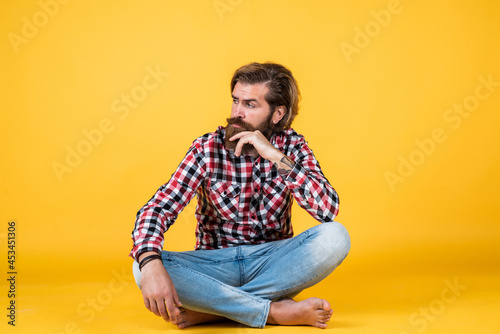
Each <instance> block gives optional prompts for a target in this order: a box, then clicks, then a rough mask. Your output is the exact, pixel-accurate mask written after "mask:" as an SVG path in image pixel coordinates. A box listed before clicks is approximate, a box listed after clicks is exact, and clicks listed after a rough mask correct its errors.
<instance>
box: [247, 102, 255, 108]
mask: <svg viewBox="0 0 500 334" xmlns="http://www.w3.org/2000/svg"><path fill="white" fill-rule="evenodd" d="M247 107H248V108H249V109H253V108H255V106H254V105H253V104H251V103H247Z"/></svg>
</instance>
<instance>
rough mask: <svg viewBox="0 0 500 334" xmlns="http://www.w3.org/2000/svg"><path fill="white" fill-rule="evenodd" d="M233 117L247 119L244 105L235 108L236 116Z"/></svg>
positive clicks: (239, 104) (240, 104)
mask: <svg viewBox="0 0 500 334" xmlns="http://www.w3.org/2000/svg"><path fill="white" fill-rule="evenodd" d="M233 117H238V118H245V112H244V110H243V104H242V103H238V104H237V105H236V106H235V107H234V115H233Z"/></svg>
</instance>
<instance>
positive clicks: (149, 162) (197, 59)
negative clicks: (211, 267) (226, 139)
mask: <svg viewBox="0 0 500 334" xmlns="http://www.w3.org/2000/svg"><path fill="white" fill-rule="evenodd" d="M61 2H63V1H61ZM0 13H1V14H0V15H1V20H0V26H1V34H0V36H2V38H1V40H0V45H1V56H0V57H1V58H0V60H1V61H0V73H1V79H0V85H1V86H0V99H1V100H0V101H1V106H2V112H1V115H2V116H1V122H0V124H1V125H0V136H1V157H2V166H1V167H0V168H1V179H0V184H1V189H0V196H1V197H0V203H1V204H0V205H1V207H0V223H1V226H2V227H1V230H0V235H1V236H2V241H1V242H2V243H1V245H2V249H1V250H0V254H3V255H2V256H1V257H0V258H1V259H4V260H1V268H2V272H5V273H6V272H7V263H6V258H7V246H6V241H7V223H8V221H12V220H13V221H15V222H16V223H17V262H16V265H17V270H18V275H17V283H18V285H17V292H18V297H17V305H18V314H17V323H16V327H15V328H12V327H11V326H7V324H6V322H7V320H6V317H5V316H3V315H2V317H1V319H3V320H2V324H1V325H0V326H2V327H1V328H7V329H9V330H12V331H18V332H30V333H34V332H43V333H60V332H68V333H69V332H71V331H73V330H79V331H80V332H82V333H84V332H105V331H111V332H113V331H114V330H113V329H115V330H118V329H117V328H120V329H119V331H120V332H125V331H127V330H128V329H130V330H134V331H138V332H163V331H165V329H167V330H173V328H174V327H173V326H171V325H166V324H164V323H163V322H161V320H160V319H157V318H155V317H154V316H152V315H150V314H149V313H148V312H147V311H146V310H145V309H144V307H143V306H142V301H141V296H140V293H139V290H138V289H137V288H136V287H135V285H134V283H132V280H131V277H130V276H126V275H129V268H130V266H131V259H130V258H128V252H129V250H130V248H131V246H132V243H131V239H130V232H131V230H132V228H133V223H134V219H135V213H136V212H137V210H138V209H139V208H140V207H141V206H142V205H143V204H144V203H145V202H146V201H147V200H148V199H149V198H150V197H151V196H152V195H153V193H154V192H155V191H156V189H157V188H158V187H159V186H160V185H161V184H163V183H164V182H166V181H168V179H169V177H170V175H171V173H172V172H173V171H174V169H175V168H176V166H177V165H178V163H179V161H180V159H182V157H183V156H184V154H185V152H186V150H187V149H188V147H189V146H190V144H191V142H192V140H193V139H195V138H196V137H198V136H199V135H201V134H204V133H207V132H211V131H214V130H215V129H216V127H217V126H218V125H221V124H223V123H224V120H225V118H226V117H228V116H229V113H230V103H231V98H230V91H229V80H230V78H231V75H232V73H233V71H234V70H235V69H236V68H237V67H239V66H241V65H243V64H246V63H248V62H251V61H268V60H269V61H275V62H279V63H282V64H284V65H286V66H288V67H289V68H290V69H291V70H292V71H293V73H294V75H295V77H296V78H297V80H298V82H299V86H300V89H301V93H302V101H301V105H300V106H301V108H300V113H299V116H298V117H297V118H296V121H295V122H294V124H293V127H294V129H295V130H296V131H297V132H299V133H301V134H303V135H304V136H305V137H306V139H307V140H308V142H309V144H310V146H311V147H312V149H313V150H314V152H315V154H316V157H317V158H318V160H319V161H320V164H321V166H322V168H323V171H324V173H325V175H326V176H327V178H328V179H329V180H330V182H331V183H332V185H333V186H334V187H335V188H336V190H337V191H338V193H339V195H340V199H341V205H340V215H339V216H338V220H339V221H340V222H342V223H343V224H344V225H345V226H346V227H347V229H348V230H349V232H350V234H351V240H352V250H351V253H350V254H349V256H348V258H347V259H346V261H345V262H344V264H343V265H342V266H341V267H340V268H339V269H338V271H337V272H335V273H334V274H333V275H332V277H331V278H328V279H327V280H326V281H325V282H323V283H321V284H320V285H318V286H317V287H314V288H312V289H310V291H308V292H304V294H303V296H304V297H306V296H308V295H318V296H320V297H321V296H326V297H329V298H330V299H332V303H333V304H335V305H336V306H337V308H335V307H334V309H336V312H337V318H335V319H337V320H335V319H334V320H332V323H331V325H330V328H336V329H337V333H343V332H350V333H401V331H406V332H409V333H416V332H422V331H423V330H424V326H423V322H422V321H421V322H420V323H418V324H417V323H415V322H413V321H412V320H409V319H411V315H412V314H413V313H415V312H419V309H420V308H421V307H428V306H429V305H433V304H432V302H433V301H435V300H436V298H437V300H440V299H439V298H440V291H441V290H442V289H444V288H445V287H446V283H445V281H446V280H447V281H449V282H452V281H453V280H454V279H458V281H459V282H461V284H464V285H466V286H467V289H466V290H465V291H464V292H463V293H462V294H461V295H460V296H457V300H456V301H455V302H453V303H450V304H445V305H446V309H445V310H440V311H439V312H437V311H436V312H434V313H436V314H435V317H432V318H431V317H428V318H426V321H427V323H426V326H425V331H426V332H435V333H441V332H458V331H460V330H463V331H464V332H468V333H471V332H474V333H497V332H498V331H500V325H498V324H495V323H494V321H493V320H492V319H493V318H492V317H493V315H495V316H496V315H497V314H498V313H499V311H500V307H499V306H500V304H499V302H498V300H499V297H500V292H499V289H498V282H499V281H500V276H499V267H500V266H499V265H500V260H499V259H500V242H499V241H500V237H499V234H500V227H499V224H498V222H499V220H500V210H499V207H500V196H499V195H500V194H499V186H500V177H499V173H498V170H499V168H500V150H499V143H500V131H499V130H500V126H499V125H500V84H499V83H500V65H499V62H498V59H500V38H499V36H500V4H499V3H498V2H497V1H491V0H490V1H486V0H482V1H452V0H444V1H438V2H436V1H429V0H427V1H424V0H418V1H410V0H401V1H395V0H393V1H378V0H371V1H326V0H325V1H298V0H297V1H291V0H289V1H285V0H282V1H277V0H275V1H269V0H232V1H230V0H220V1H218V0H216V1H213V0H199V1H196V0H190V1H181V0H177V1H131V0H128V1H127V0H110V1H94V0H90V1H65V3H59V2H56V1H55V0H41V1H39V2H37V1H34V0H30V1H27V0H23V1H9V2H7V1H4V2H2V3H1V5H0ZM388 13H389V15H387V14H388ZM384 15H385V16H384ZM360 31H361V33H360ZM346 50H350V51H349V52H347V51H346ZM151 71H159V72H161V73H162V74H161V75H160V76H159V77H158V79H157V80H156V81H155V80H153V77H151V76H150V72H151ZM165 73H168V75H167V74H165ZM148 76H149V77H148ZM148 78H149V79H148ZM481 78H482V79H481ZM145 80H146V84H145ZM481 80H490V81H492V82H494V83H495V84H496V86H495V84H493V85H491V86H489V88H487V87H486V86H484V84H482V81H481ZM145 85H146V86H147V87H146V86H145ZM479 86H481V87H479ZM144 87H146V88H148V89H145V88H144ZM478 87H479V88H478ZM144 92H145V93H146V94H145V95H144V94H142V95H140V94H141V93H144ZM478 92H479V93H480V96H481V97H482V98H481V99H478V98H476V99H475V98H474V96H477V94H478ZM124 94H125V95H129V96H130V95H132V96H135V97H136V98H135V100H134V98H133V97H132V103H135V104H134V107H133V108H132V107H124V106H125V104H124V102H123V101H122V99H123V98H124ZM138 94H139V95H138ZM474 101H476V102H478V104H477V105H473V103H474ZM464 103H469V109H472V111H470V112H468V111H467V113H465V114H464V115H465V116H458V115H459V114H458V113H455V112H453V111H449V109H450V108H451V109H453V108H454V106H455V105H460V104H464ZM471 103H472V107H471ZM119 106H120V107H122V109H119V110H118V109H117V108H118V107H119ZM127 109H128V110H127ZM117 111H118V112H117ZM450 117H454V118H450ZM459 122H460V123H459ZM103 124H104V125H103ZM96 129H99V131H101V132H102V138H100V137H99V135H96V137H94V144H91V146H88V145H89V140H88V138H87V137H86V136H85V132H90V133H94V134H96V132H95V131H96ZM103 129H105V130H106V132H103V131H102V130H103ZM436 129H437V131H438V132H439V131H440V133H441V134H440V135H439V136H438V137H439V140H438V139H436V138H435V137H433V131H436ZM92 131H94V132H92ZM429 140H433V142H434V144H432V145H431V144H429ZM417 142H419V143H427V144H428V145H430V146H427V153H425V152H423V151H422V150H423V149H422V148H420V146H419V144H417ZM77 149H80V150H85V149H86V150H87V151H84V152H85V153H86V155H85V156H81V160H80V161H78V160H73V167H70V166H68V163H67V159H68V154H69V153H68V152H69V151H70V150H77ZM401 159H403V160H405V161H413V162H414V163H413V166H412V167H410V169H406V170H404V167H401V165H402V164H404V163H402V162H401V161H402V160H401ZM75 161H76V162H75ZM55 165H57V166H59V167H60V166H62V165H66V167H67V169H66V170H65V171H64V173H61V172H59V173H58V172H56V170H55V169H54V168H55V167H54V166H55ZM406 168H409V167H408V166H406ZM398 169H399V171H398ZM401 172H402V173H401ZM389 173H392V174H389ZM398 173H399V174H398ZM388 175H392V177H394V175H399V179H397V181H393V182H392V183H391V182H390V181H388V179H387V178H388ZM393 180H394V178H393ZM194 205H195V203H194V201H193V202H192V203H191V204H190V205H189V206H188V207H187V208H186V209H185V212H184V213H183V214H182V215H181V216H179V219H178V221H177V223H176V224H175V225H174V227H173V228H172V229H171V230H170V231H169V232H168V233H167V235H166V249H169V250H191V249H192V248H193V247H194V242H195V239H194V226H195V219H194V216H193V213H194ZM295 209H296V210H294V212H293V222H294V228H295V230H296V232H297V233H298V232H300V231H302V230H304V229H306V228H308V227H310V226H313V225H314V224H315V223H316V222H315V221H314V220H313V219H312V218H311V217H309V216H308V215H307V213H305V212H303V211H302V210H300V208H298V206H297V207H296V208H295ZM117 272H118V273H123V274H121V275H122V276H121V277H122V278H123V277H125V276H126V279H125V278H124V281H123V282H125V281H126V282H128V283H123V286H121V285H119V284H118V283H117V282H118V280H117V279H116V280H115V278H116V277H117V276H116V275H117ZM125 272H126V275H125V274H124V273H125ZM5 275H6V274H5ZM111 283H113V284H114V285H113V289H111V288H110V284H111ZM115 283H116V284H115ZM119 287H120V288H119ZM1 289H2V291H0V296H1V297H0V301H1V302H2V304H1V305H0V306H1V309H5V308H6V307H7V306H8V303H9V299H8V298H7V293H6V291H7V289H8V287H7V285H5V279H2V285H1ZM106 289H107V290H106ZM105 291H108V292H109V291H111V297H109V296H110V294H109V293H107V292H105ZM94 297H95V298H98V297H99V298H100V300H101V302H100V304H99V305H98V307H97V306H94V307H93V310H94V316H93V317H92V316H90V315H89V314H90V313H91V312H88V313H85V310H87V311H88V310H89V307H90V306H89V305H90V304H89V303H90V302H88V300H89V299H88V298H94ZM105 297H106V298H108V297H109V298H111V299H109V298H108V299H106V298H105ZM299 297H300V296H299ZM99 298H98V300H99ZM434 304H435V305H438V304H439V302H437V304H436V303H434ZM441 304H442V303H441ZM82 305H83V306H82ZM4 306H5V307H4ZM5 312H6V311H5ZM437 313H439V314H437ZM2 314H3V313H2ZM84 314H87V316H86V315H84ZM224 326H226V327H224ZM201 328H202V329H198V330H194V331H200V332H204V331H210V330H214V331H216V332H224V331H227V332H228V333H232V332H246V331H250V330H249V329H246V328H243V327H241V326H238V325H234V324H233V325H223V326H222V327H220V328H218V327H217V328H218V329H214V328H215V327H210V326H207V327H201ZM276 330H278V329H276ZM294 330H299V329H294ZM300 330H301V331H307V330H309V329H307V328H300ZM421 330H422V331H421ZM287 331H290V332H291V331H292V330H291V329H287Z"/></svg>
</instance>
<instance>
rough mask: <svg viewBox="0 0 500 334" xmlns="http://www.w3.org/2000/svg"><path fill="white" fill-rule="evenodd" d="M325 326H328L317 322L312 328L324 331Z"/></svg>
mask: <svg viewBox="0 0 500 334" xmlns="http://www.w3.org/2000/svg"><path fill="white" fill-rule="evenodd" d="M327 326H328V325H327V324H324V323H322V322H317V323H316V325H315V326H314V327H318V328H322V329H325V328H326V327H327Z"/></svg>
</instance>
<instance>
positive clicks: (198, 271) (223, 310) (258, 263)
mask: <svg viewBox="0 0 500 334" xmlns="http://www.w3.org/2000/svg"><path fill="white" fill-rule="evenodd" d="M349 249H350V239H349V234H348V233H347V231H346V229H345V228H344V226H342V225H341V224H340V223H338V222H331V223H323V224H320V225H317V226H314V227H312V228H310V229H308V230H306V231H304V232H303V233H301V234H299V235H298V236H296V237H293V238H291V239H286V240H279V241H272V242H268V243H264V244H261V245H243V246H237V247H229V248H223V249H215V250H195V251H188V252H168V251H163V253H162V260H163V265H164V267H165V269H166V270H167V272H168V273H169V275H170V277H171V278H172V281H173V282H174V285H175V289H176V291H177V294H178V296H179V299H180V301H181V303H182V306H183V307H184V308H186V309H190V310H193V311H198V312H203V313H210V314H215V315H220V316H223V317H226V318H228V319H231V320H234V321H237V322H240V323H243V324H245V325H248V326H250V327H259V328H263V327H264V326H265V325H266V321H267V316H268V314H269V307H270V304H271V301H272V300H276V299H279V298H283V297H287V296H291V297H293V296H295V295H297V294H298V293H299V292H300V291H302V290H304V289H306V288H309V287H311V286H313V285H314V284H316V283H318V282H320V281H321V280H322V279H324V278H325V277H327V276H328V275H329V274H330V273H331V272H332V271H333V270H334V269H335V268H336V267H337V266H338V265H339V264H340V263H341V262H342V261H343V260H344V258H345V257H346V256H347V253H348V252H349ZM133 269H134V277H135V280H136V282H137V285H138V286H139V287H140V282H141V273H140V271H139V268H138V264H137V262H134V268H133Z"/></svg>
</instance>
